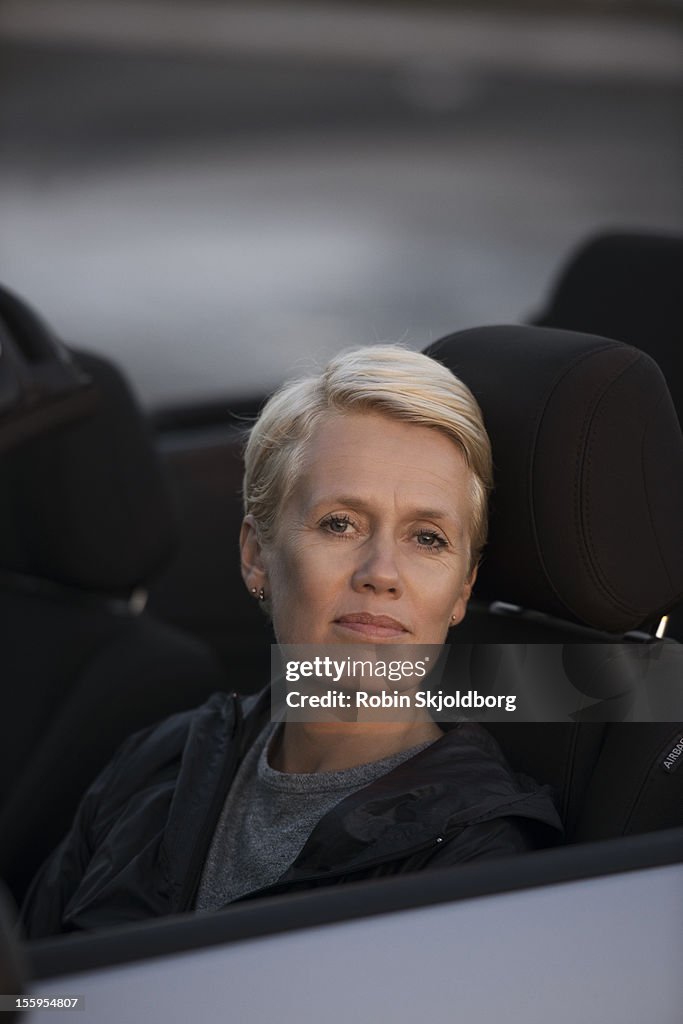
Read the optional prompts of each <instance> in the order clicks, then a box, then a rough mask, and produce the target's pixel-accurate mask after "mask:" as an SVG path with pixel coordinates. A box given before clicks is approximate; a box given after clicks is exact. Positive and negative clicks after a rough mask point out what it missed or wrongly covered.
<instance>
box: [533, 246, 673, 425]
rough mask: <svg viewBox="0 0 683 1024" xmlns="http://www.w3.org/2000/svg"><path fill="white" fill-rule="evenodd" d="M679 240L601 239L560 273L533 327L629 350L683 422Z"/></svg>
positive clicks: (575, 255) (584, 248) (571, 259)
mask: <svg viewBox="0 0 683 1024" xmlns="http://www.w3.org/2000/svg"><path fill="white" fill-rule="evenodd" d="M681 280H683V237H680V236H677V235H664V234H655V233H653V232H645V231H639V232H627V231H615V232H606V233H604V234H599V235H596V236H594V237H592V238H589V239H588V240H587V241H586V242H584V243H583V244H582V245H581V246H579V248H578V249H577V250H576V251H575V252H574V253H572V254H571V256H570V257H569V260H568V261H567V264H566V265H565V267H564V268H563V270H562V271H561V273H560V275H559V278H558V280H557V282H556V284H555V287H554V289H553V293H552V296H551V298H550V301H549V303H548V306H547V308H546V309H545V311H544V312H543V313H542V314H540V315H539V316H538V317H536V318H535V323H536V324H538V326H539V327H559V328H562V329H563V330H569V331H585V332H587V333H589V334H599V335H600V336H602V337H606V338H614V339H615V340H616V341H623V342H625V343H626V344H627V345H635V346H636V347H637V348H640V349H642V350H643V351H644V352H647V354H648V355H650V356H652V358H653V359H654V360H655V361H656V362H657V363H658V364H659V367H660V369H661V370H662V373H663V374H664V376H665V377H666V380H667V383H668V386H669V391H670V392H671V397H672V399H673V403H674V406H675V408H676V411H677V413H678V416H679V419H680V421H681V422H683V302H681Z"/></svg>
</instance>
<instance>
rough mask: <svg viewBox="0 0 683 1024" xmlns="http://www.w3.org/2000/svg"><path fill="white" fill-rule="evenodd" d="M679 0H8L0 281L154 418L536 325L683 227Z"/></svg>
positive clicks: (0, 13) (1, 18) (0, 42)
mask: <svg viewBox="0 0 683 1024" xmlns="http://www.w3.org/2000/svg"><path fill="white" fill-rule="evenodd" d="M680 13H681V4H680V3H677V2H675V0H640V2H621V0H595V2H594V0H572V2H568V0H567V2H557V3H555V2H552V0H537V2H532V0H529V2H527V3H518V2H515V0H498V2H493V0H479V2H478V3H476V4H470V5H467V4H460V3H455V2H452V3H447V2H441V3H437V2H434V3H429V2H423V3H415V2H408V0H404V2H398V0H393V2H390V0H384V2H382V0H373V2H372V3H361V2H356V3H343V2H341V0H337V2H335V3H324V2H318V3H303V2H301V3H288V2H284V0H283V2H271V3H269V4H268V5H264V4H261V3H246V2H244V3H241V4H240V3H227V2H219V0H213V2H212V0H199V2H192V3H190V2H182V0H145V2H144V3H142V2H141V3H138V2H135V3H132V2H129V3H126V2H123V0H5V2H4V3H2V5H1V6H0V46H1V48H2V53H1V60H0V67H1V71H0V137H1V139H2V153H3V159H2V164H1V167H0V224H1V225H2V232H1V237H0V280H2V281H3V283H4V284H6V285H7V286H9V287H11V288H12V289H14V290H15V291H17V292H19V293H20V294H22V295H23V296H24V297H25V298H27V299H28V300H29V301H31V302H32V303H33V304H35V305H36V306H37V308H38V309H39V310H41V311H42V313H43V314H44V315H45V316H46V317H47V319H48V320H49V321H50V322H51V323H52V324H53V325H54V326H55V327H56V328H57V330H58V331H59V332H60V334H61V335H62V337H64V338H65V339H66V340H68V341H70V342H73V343H74V344H77V345H79V346H82V347H87V348H91V349H93V350H95V351H101V352H105V353H108V354H110V355H112V356H113V357H114V358H115V359H116V360H117V361H118V362H119V364H120V365H121V366H122V367H123V368H124V369H125V370H126V371H127V372H128V373H129V374H130V376H131V377H132V379H133V381H134V382H135V385H136V386H137V389H138V392H139V393H140V395H141V397H142V398H143V400H144V402H145V403H146V405H147V406H148V408H150V409H152V410H156V411H158V410H160V409H163V408H168V407H177V406H183V405H188V404H191V403H197V402H205V401H207V402H210V401H222V400H224V399H228V400H230V399H235V398H239V397H240V396H249V395H253V394H260V393H263V392H264V391H265V390H267V389H268V388H270V387H272V386H274V385H275V384H277V383H278V382H279V381H280V380H281V379H282V378H283V377H285V376H287V375H288V374H291V373H292V372H296V371H298V370H301V369H303V368H305V367H306V366H307V365H308V363H309V361H310V359H311V357H316V358H324V357H325V356H326V355H327V354H328V353H331V352H334V351H336V350H338V349H339V348H340V347H342V346H345V345H350V344H364V343H368V342H373V341H387V340H391V341H394V340H400V341H403V342H405V343H407V344H409V345H411V346H414V347H417V348H422V347H424V346H425V345H426V344H428V343H429V342H430V341H432V340H434V339H435V338H437V337H438V336H440V335H442V334H444V333H446V332H448V331H451V330H455V329H459V328H464V327H469V326H475V325H481V324H486V323H500V322H515V321H520V320H524V319H529V318H530V317H531V316H533V314H534V313H535V312H537V311H538V310H539V309H540V308H541V306H542V305H543V302H544V300H545V297H546V296H547V293H548V289H549V287H550V285H551V283H552V281H553V279H554V278H555V276H556V275H557V273H558V271H559V269H560V266H561V264H562V263H563V262H564V261H565V259H566V258H567V255H568V254H569V252H570V251H571V249H572V248H573V247H575V246H576V245H577V244H578V243H580V242H581V241H582V240H583V239H585V237H586V236H587V235H589V234H590V233H593V232H597V231H601V230H608V229H616V228H620V229H638V228H646V229H651V230H658V231H665V232H675V231H679V232H680V231H681V229H682V227H683V201H682V192H681V181H683V174H682V170H683V168H682V163H683V160H682V152H683V150H682V147H681V123H683V122H682V119H681V117H680V114H681V104H680V97H681V94H680V86H681V69H682V66H683V62H682V60H681V57H682V52H681V36H680V29H679V21H680Z"/></svg>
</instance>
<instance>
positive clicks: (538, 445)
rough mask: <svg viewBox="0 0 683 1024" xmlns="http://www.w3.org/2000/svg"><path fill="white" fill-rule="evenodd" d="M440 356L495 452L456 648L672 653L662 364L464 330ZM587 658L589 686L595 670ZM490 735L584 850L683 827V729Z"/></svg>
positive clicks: (671, 501) (673, 465)
mask: <svg viewBox="0 0 683 1024" xmlns="http://www.w3.org/2000/svg"><path fill="white" fill-rule="evenodd" d="M426 351H427V354H428V355H431V356H433V357H434V358H436V359H439V360H440V361H441V362H443V363H445V364H446V365H447V366H448V367H449V368H450V369H451V370H452V371H453V372H454V373H456V374H457V375H458V376H459V377H461V378H462V380H464V381H465V383H467V384H468V385H469V387H470V388H471V389H472V391H473V392H474V394H475V396H476V398H477V400H478V401H479V403H480V405H481V408H482V410H483V414H484V420H485V422H486V426H487V429H488V432H489V435H490V437H491V442H492V447H493V452H494V474H495V487H494V493H493V495H492V500H491V529H490V535H489V543H488V546H487V548H486V549H485V552H484V559H483V563H482V565H481V567H480V571H479V576H478V580H477V584H476V588H475V594H476V597H477V600H476V601H474V602H471V607H470V610H469V611H468V614H467V616H466V618H465V620H464V621H463V622H462V623H461V624H460V626H459V627H458V628H457V629H456V630H454V631H453V634H452V640H453V641H455V642H460V643H474V644H475V645H478V646H480V647H483V648H484V649H485V648H486V647H487V646H488V647H489V648H491V646H492V645H498V644H501V643H502V644H505V643H511V644H513V643H514V644H520V643H522V644H528V643H561V644H570V645H571V644H583V645H589V644H595V643H596V642H600V643H605V642H610V643H613V642H615V641H624V640H626V641H627V642H630V643H634V644H635V643H643V644H645V643H647V644H657V643H660V641H658V640H657V639H655V638H654V637H652V636H651V635H649V634H647V633H642V632H638V630H639V629H640V628H641V627H642V626H643V624H645V623H648V622H650V621H651V620H653V619H658V618H660V617H661V616H663V615H665V614H666V612H667V611H668V610H669V609H670V608H671V607H673V606H675V605H676V603H677V602H679V601H680V599H681V596H682V594H683V547H682V545H681V523H683V437H682V436H681V431H680V426H679V423H678V420H677V417H676V413H675V410H674V407H673V403H672V401H671V398H670V395H669V393H668V390H667V386H666V382H665V381H664V378H663V376H662V374H661V371H660V370H659V368H658V367H657V365H656V364H655V363H654V362H653V360H652V359H650V358H649V357H648V356H647V355H645V354H643V353H642V352H640V351H638V350H637V349H635V348H632V347H630V346H627V345H622V344H620V343H619V342H616V341H612V340H609V339H606V338H600V337H595V336H588V335H583V334H578V333H574V332H570V331H559V330H552V329H549V328H540V327H523V326H514V327H490V328H476V329H473V330H466V331H461V332H458V333H456V334H452V335H449V336H448V337H446V338H444V339H442V340H441V341H438V342H436V343H435V344H434V345H432V346H430V347H429V348H428V349H427V350H426ZM661 642H664V641H661ZM668 642H669V643H671V641H668ZM598 649H599V648H595V651H596V652H597V651H598ZM586 651H587V652H588V653H587V657H589V658H590V654H591V648H590V647H589V646H586ZM490 656H492V655H490ZM573 660H574V662H575V664H574V667H573V671H574V672H575V673H578V676H579V678H577V679H576V682H577V683H578V684H579V686H580V685H581V678H580V676H581V674H582V673H584V672H585V671H587V668H586V663H584V664H583V665H582V664H581V662H580V660H579V659H573ZM479 664H480V671H482V672H483V673H484V674H485V671H486V657H480V658H479ZM482 682H483V680H482ZM681 686H682V687H683V680H681ZM489 728H490V729H491V731H492V732H493V733H494V735H495V736H496V738H497V739H498V740H499V742H500V743H501V745H502V746H503V749H504V750H505V752H506V754H507V756H508V758H509V760H510V762H511V764H512V765H513V767H515V768H516V769H517V770H520V771H523V772H526V773H528V774H529V775H532V776H534V777H535V778H537V779H539V780H541V781H543V782H546V783H549V784H550V785H552V786H553V787H555V789H556V791H557V793H558V799H559V803H560V808H561V812H562V816H563V819H564V822H565V827H566V831H567V837H568V839H569V840H570V841H571V840H574V841H576V840H587V839H599V838H607V837H611V836H618V835H624V834H629V833H632V832H644V831H648V830H652V829H657V828H666V827H669V826H674V825H681V824H683V772H678V773H677V772H671V771H669V770H667V768H666V767H665V761H666V759H667V755H668V754H669V753H670V752H671V750H672V749H674V748H675V747H676V745H677V744H678V743H679V742H680V740H681V739H683V725H682V724H681V723H679V722H673V723H671V722H662V723H648V724H636V723H620V724H608V723H599V722H585V721H577V722H573V723H570V724H566V725H565V724H563V723H554V724H541V723H536V722H534V723H529V724H525V723H519V724H491V725H490V726H489Z"/></svg>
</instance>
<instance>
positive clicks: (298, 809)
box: [195, 723, 432, 910]
mask: <svg viewBox="0 0 683 1024" xmlns="http://www.w3.org/2000/svg"><path fill="white" fill-rule="evenodd" d="M277 728H278V725H277V723H275V724H268V725H267V726H266V728H265V729H264V730H263V731H262V732H261V733H260V735H259V736H258V738H257V740H256V742H255V743H254V744H253V746H252V747H251V749H250V750H249V752H248V753H247V755H246V757H245V758H244V761H243V762H242V764H241V765H240V767H239V770H238V772H237V775H236V776H235V779H234V781H233V783H232V786H231V787H230V791H229V793H228V795H227V797H226V800H225V804H224V805H223V810H222V812H221V816H220V818H219V820H218V824H217V826H216V831H215V832H214V835H213V839H212V841H211V846H210V848H209V852H208V855H207V858H206V862H205V864H204V871H203V873H202V877H201V880H200V883H199V890H198V893H197V900H196V904H195V909H196V910H218V909H219V908H220V907H222V906H224V905H225V904H226V903H230V902H232V901H233V900H236V899H238V898H239V897H240V896H245V895H246V894H247V893H250V892H255V891H256V890H257V889H262V888H264V887H265V886H267V885H272V884H273V883H274V882H277V880H278V879H279V878H280V876H281V875H282V874H284V872H285V871H286V870H287V868H288V867H289V866H290V865H291V864H292V863H293V862H294V861H295V860H296V858H297V857H298V855H299V853H300V852H301V850H302V849H303V847H304V845H305V843H306V840H307V839H308V837H309V836H310V834H311V832H312V831H313V829H314V828H315V826H316V825H317V824H318V822H319V821H320V819H321V818H322V817H323V816H324V815H325V814H327V812H328V811H330V810H331V809H332V808H333V807H334V806H335V805H336V804H338V803H339V802H340V801H341V800H343V799H344V798H345V797H347V796H349V795H350V794H351V793H355V792H356V790H359V789H362V788H363V787H364V786H367V785H368V784H369V783H371V782H373V781H374V780H375V779H377V778H379V777H380V776H381V775H386V774H387V772H390V771H391V770H392V769H393V768H397V767H398V765H400V764H402V763H403V762H404V761H407V760H408V758H410V757H414V756H415V754H418V753H419V752H420V751H421V750H424V749H425V748H426V747H428V746H429V745H430V742H432V741H427V742H426V743H421V744H419V745H418V746H416V747H411V748H410V749H409V750H402V751H400V752H399V753H397V754H392V755H391V757H385V758H384V759H383V760H382V761H374V762H372V763H371V764H361V765H358V766H356V767H354V768H344V769H342V770H341V771H335V772H311V773H307V774H303V773H301V774H299V773H290V772H278V771H276V770H275V769H274V768H271V766H270V765H269V764H268V748H269V746H270V740H271V739H272V737H273V735H274V734H275V730H276V729H277Z"/></svg>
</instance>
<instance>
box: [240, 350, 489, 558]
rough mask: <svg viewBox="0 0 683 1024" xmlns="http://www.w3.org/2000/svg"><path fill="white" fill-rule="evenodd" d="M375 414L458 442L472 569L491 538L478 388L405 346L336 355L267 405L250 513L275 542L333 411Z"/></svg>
mask: <svg viewBox="0 0 683 1024" xmlns="http://www.w3.org/2000/svg"><path fill="white" fill-rule="evenodd" d="M331 412H334V413H343V412H374V413H381V414H382V415H385V416H388V417H390V418H392V419H395V420H402V421H404V422H408V423H415V424H416V425H418V426H422V427H431V428H432V429H434V430H437V431H439V433H441V434H444V435H445V436H446V437H448V438H450V440H451V441H453V442H454V444H456V445H457V447H458V448H459V450H460V452H461V453H462V455H463V456H464V458H465V461H466V463H467V465H468V467H469V469H470V470H471V501H472V536H471V537H470V544H471V559H470V571H471V570H472V569H474V568H475V566H476V565H477V563H478V562H479V559H480V557H481V551H482V549H483V547H484V544H485V543H486V534H487V529H488V514H487V504H488V492H489V491H490V489H491V487H492V477H493V472H492V463H491V445H490V442H489V438H488V435H487V433H486V429H485V427H484V421H483V418H482V414H481V410H480V408H479V406H478V404H477V401H476V399H475V397H474V395H473V394H472V392H471V391H470V389H469V388H468V387H467V386H466V385H465V384H463V382H462V381H461V380H459V379H458V378H457V377H456V376H455V375H454V374H453V373H451V371H450V370H449V369H448V368H447V367H445V366H443V365H442V364H441V363H438V362H436V360H434V359H431V358H430V357H429V356H425V355H423V354H422V353H420V352H413V351H411V350H410V349H406V348H403V347H401V346H400V345H371V346H366V347H363V348H357V349H351V350H348V351H344V352H342V353H340V354H339V355H337V356H335V357H334V359H332V360H331V362H329V363H328V365H327V366H326V367H325V369H324V370H323V371H322V373H319V374H315V375H312V376H308V377H305V378H303V379H299V380H293V381H289V382H288V383H286V384H283V385H282V387H281V388H279V389H278V390H277V391H276V392H275V393H274V394H273V395H272V396H271V398H270V399H269V400H268V401H267V402H266V404H265V405H264V407H263V409H262V410H261V413H260V415H259V417H258V419H257V421H256V423H255V424H254V426H253V427H252V429H251V431H250V434H249V439H248V441H247V445H246V449H245V453H244V464H245V470H244V483H243V496H244V512H245V515H252V516H253V517H254V519H255V521H256V525H257V529H258V534H259V538H260V540H261V542H262V543H264V544H268V543H270V542H271V541H272V540H273V537H274V534H275V526H276V513H277V510H278V508H280V507H281V506H282V504H283V503H284V502H285V501H286V500H287V498H288V496H289V495H290V494H291V492H292V489H293V487H294V485H295V483H296V480H297V476H298V474H299V472H300V469H301V466H302V463H303V459H304V454H305V450H306V446H307V444H308V442H309V441H310V439H311V438H312V437H313V434H314V433H315V430H316V428H317V426H318V424H319V423H320V422H321V420H322V419H323V418H324V417H325V415H326V414H328V413H331Z"/></svg>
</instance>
